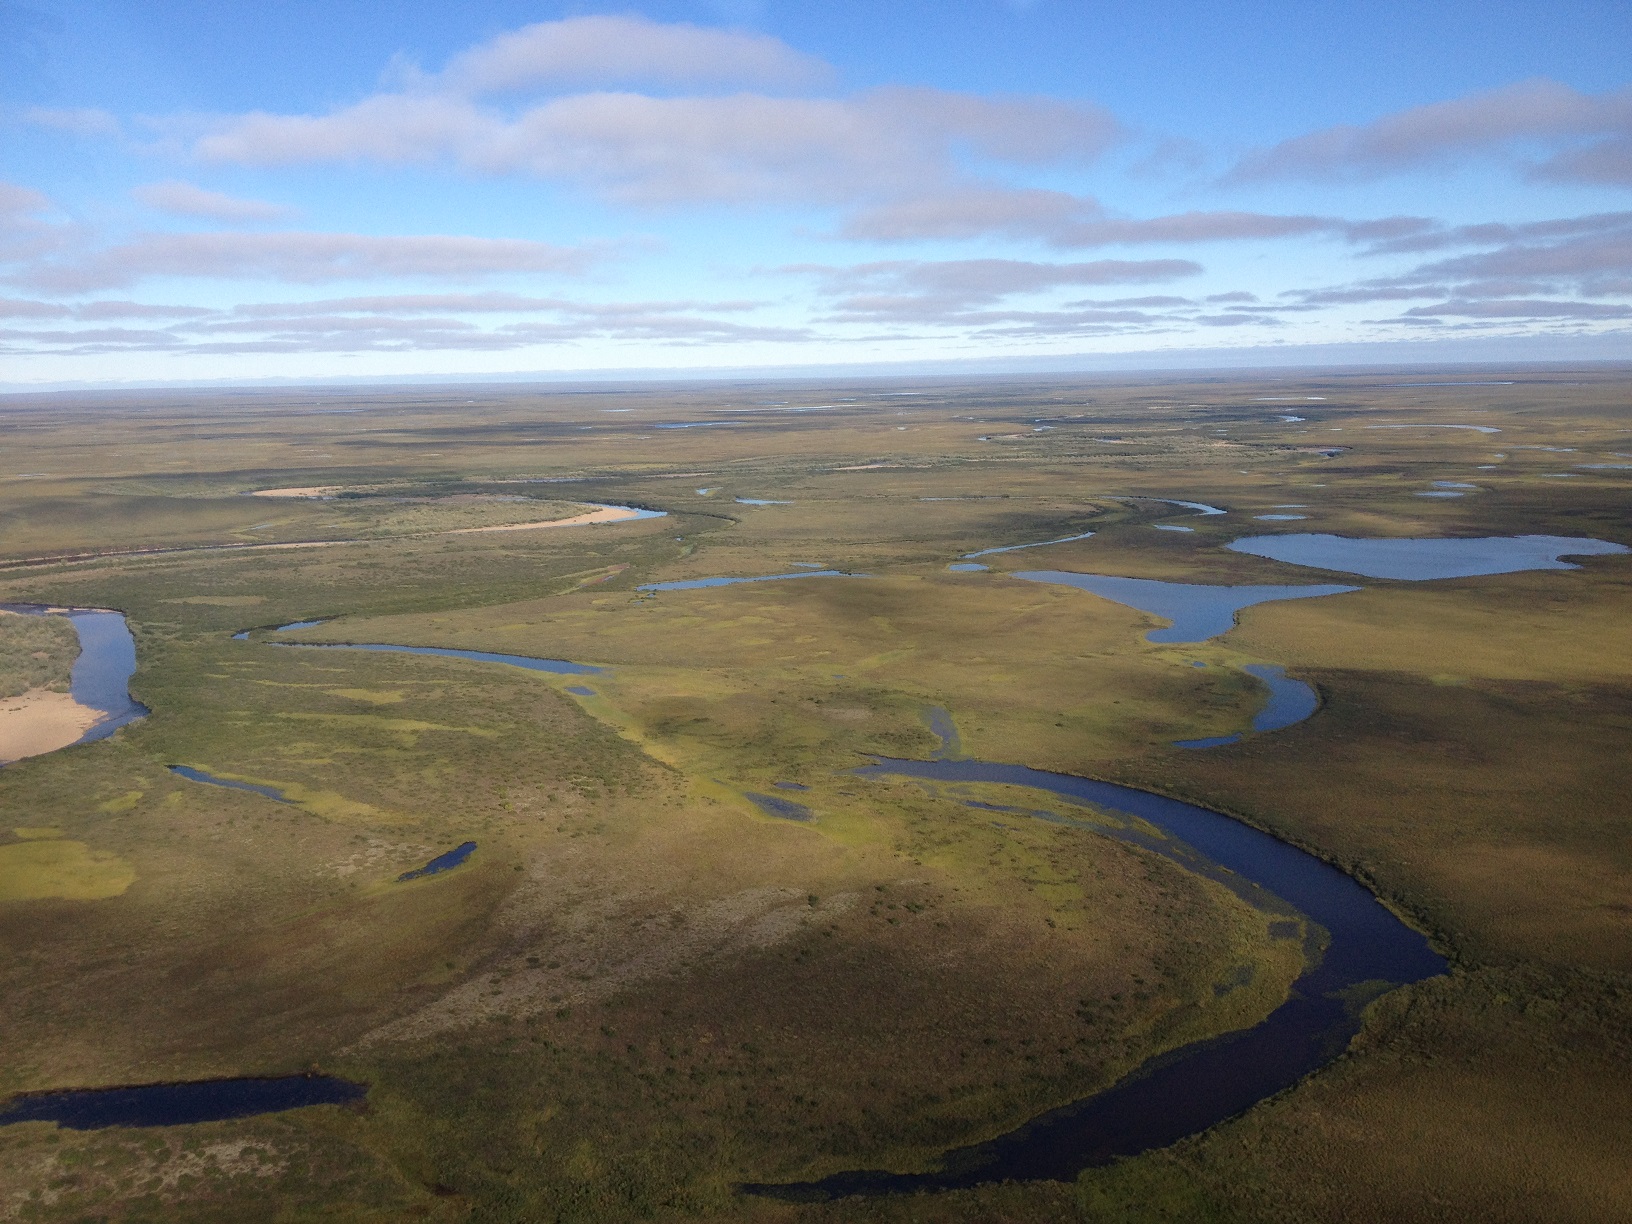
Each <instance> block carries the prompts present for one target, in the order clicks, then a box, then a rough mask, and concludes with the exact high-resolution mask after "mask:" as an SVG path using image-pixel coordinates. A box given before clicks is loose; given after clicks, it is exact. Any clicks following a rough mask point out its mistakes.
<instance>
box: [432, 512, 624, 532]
mask: <svg viewBox="0 0 1632 1224" xmlns="http://www.w3.org/2000/svg"><path fill="white" fill-rule="evenodd" d="M639 517H640V511H639V510H634V509H631V508H630V507H628V506H596V507H595V509H593V510H587V511H585V512H584V513H583V514H575V515H573V516H572V517H571V518H559V519H541V520H539V521H538V522H536V523H505V524H503V525H502V526H499V527H460V528H458V529H457V530H454V531H443V532H439V533H438V534H439V535H478V534H480V533H482V532H487V531H532V530H534V529H535V528H539V527H584V526H587V525H589V524H590V523H624V522H627V521H629V520H630V519H632V518H639Z"/></svg>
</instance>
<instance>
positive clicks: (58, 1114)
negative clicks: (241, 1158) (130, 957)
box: [0, 1075, 368, 1130]
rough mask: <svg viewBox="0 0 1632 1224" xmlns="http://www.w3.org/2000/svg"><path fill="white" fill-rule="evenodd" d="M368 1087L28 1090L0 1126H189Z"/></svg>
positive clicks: (271, 1083)
mask: <svg viewBox="0 0 1632 1224" xmlns="http://www.w3.org/2000/svg"><path fill="white" fill-rule="evenodd" d="M367 1092H368V1086H367V1085H366V1084H356V1083H353V1082H352V1081H350V1080H343V1079H336V1078H335V1077H334V1076H332V1075H285V1076H279V1077H277V1078H271V1079H221V1080H195V1081H193V1082H192V1083H183V1084H141V1085H137V1086H135V1087H128V1088H74V1089H67V1090H65V1091H61V1092H29V1093H24V1094H23V1095H21V1096H16V1097H13V1098H12V1099H11V1103H10V1104H9V1105H8V1106H7V1107H6V1108H5V1109H4V1110H0V1126H9V1125H11V1124H13V1123H16V1122H55V1123H56V1124H57V1125H58V1126H65V1127H67V1128H68V1129H70V1130H100V1129H101V1128H103V1127H106V1126H187V1125H190V1124H192V1123H197V1122H221V1121H225V1120H226V1119H228V1118H248V1117H251V1116H253V1115H255V1114H264V1113H277V1112H279V1111H281V1110H285V1109H300V1108H302V1107H303V1106H307V1105H343V1104H345V1103H347V1102H348V1101H356V1100H360V1099H361V1098H362V1097H363V1096H365V1095H366V1094H367Z"/></svg>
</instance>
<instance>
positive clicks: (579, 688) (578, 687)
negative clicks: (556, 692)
mask: <svg viewBox="0 0 1632 1224" xmlns="http://www.w3.org/2000/svg"><path fill="white" fill-rule="evenodd" d="M567 692H569V693H571V694H572V695H573V696H575V697H593V696H595V690H594V689H592V688H586V687H584V686H583V685H582V684H569V685H567Z"/></svg>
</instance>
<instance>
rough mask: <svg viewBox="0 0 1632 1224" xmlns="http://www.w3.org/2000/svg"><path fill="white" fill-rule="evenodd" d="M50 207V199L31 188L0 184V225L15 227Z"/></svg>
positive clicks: (13, 184)
mask: <svg viewBox="0 0 1632 1224" xmlns="http://www.w3.org/2000/svg"><path fill="white" fill-rule="evenodd" d="M50 207H51V200H50V198H49V197H48V196H46V195H44V194H43V193H41V192H38V191H35V190H34V189H33V188H32V187H22V186H19V185H18V184H16V183H5V182H0V225H17V224H19V223H21V222H23V221H24V220H25V219H27V218H30V217H34V216H37V215H39V214H40V213H43V212H45V211H46V210H47V209H49V208H50Z"/></svg>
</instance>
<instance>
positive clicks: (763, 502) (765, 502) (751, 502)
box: [737, 497, 793, 506]
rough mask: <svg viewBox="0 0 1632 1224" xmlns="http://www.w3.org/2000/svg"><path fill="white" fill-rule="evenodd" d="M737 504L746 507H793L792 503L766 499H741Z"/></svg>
mask: <svg viewBox="0 0 1632 1224" xmlns="http://www.w3.org/2000/svg"><path fill="white" fill-rule="evenodd" d="M737 502H738V504H740V505H744V506H791V505H793V503H792V502H791V501H771V500H769V499H768V498H764V497H739V498H737Z"/></svg>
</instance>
